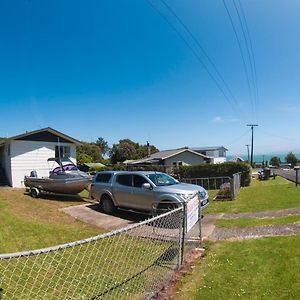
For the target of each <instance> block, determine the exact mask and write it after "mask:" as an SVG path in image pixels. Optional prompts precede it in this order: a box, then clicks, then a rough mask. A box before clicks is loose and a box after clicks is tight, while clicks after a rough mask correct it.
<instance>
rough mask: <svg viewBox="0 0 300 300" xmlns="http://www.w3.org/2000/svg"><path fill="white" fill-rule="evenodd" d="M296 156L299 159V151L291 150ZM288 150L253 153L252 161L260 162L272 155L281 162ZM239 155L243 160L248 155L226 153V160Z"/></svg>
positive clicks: (268, 159)
mask: <svg viewBox="0 0 300 300" xmlns="http://www.w3.org/2000/svg"><path fill="white" fill-rule="evenodd" d="M293 153H294V154H295V155H296V157H297V158H298V159H300V152H297V153H296V152H293ZM287 154H288V152H287V153H268V154H253V162H257V163H261V162H263V161H266V160H267V161H270V159H271V158H272V157H273V156H277V157H279V158H280V161H281V162H285V161H286V159H285V157H286V156H287ZM236 156H238V157H241V158H243V159H244V160H247V159H248V155H247V154H246V155H227V161H230V160H231V159H233V158H234V157H236Z"/></svg>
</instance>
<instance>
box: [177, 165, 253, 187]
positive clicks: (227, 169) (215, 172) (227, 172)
mask: <svg viewBox="0 0 300 300" xmlns="http://www.w3.org/2000/svg"><path fill="white" fill-rule="evenodd" d="M238 172H242V178H241V185H242V186H248V185H249V184H250V182H251V167H250V165H249V164H247V163H244V162H226V163H222V164H215V165H212V164H206V165H197V166H182V167H180V169H179V174H180V178H207V177H225V176H229V177H232V175H233V174H234V173H238Z"/></svg>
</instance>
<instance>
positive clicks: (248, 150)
mask: <svg viewBox="0 0 300 300" xmlns="http://www.w3.org/2000/svg"><path fill="white" fill-rule="evenodd" d="M246 147H247V153H248V162H250V154H249V144H247V145H246Z"/></svg>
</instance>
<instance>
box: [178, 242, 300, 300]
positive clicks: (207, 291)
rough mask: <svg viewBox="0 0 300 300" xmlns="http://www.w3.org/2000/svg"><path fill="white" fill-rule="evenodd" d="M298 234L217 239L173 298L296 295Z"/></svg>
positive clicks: (299, 290)
mask: <svg viewBox="0 0 300 300" xmlns="http://www.w3.org/2000/svg"><path fill="white" fill-rule="evenodd" d="M299 245H300V236H291V237H271V238H264V239H257V240H249V241H239V242H218V243H215V244H212V245H211V246H210V250H209V254H208V255H207V256H206V257H205V258H204V259H203V260H202V261H201V263H199V264H198V265H197V266H196V268H195V269H194V270H193V272H192V274H189V275H187V276H185V277H184V278H183V279H182V280H181V281H180V282H179V283H178V285H177V289H178V297H177V298H176V299H201V300H202V299H241V298H242V299H268V300H269V299H299V298H300V273H299V271H298V268H296V267H295V266H297V265H299V264H300V251H299Z"/></svg>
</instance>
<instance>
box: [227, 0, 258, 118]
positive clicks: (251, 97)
mask: <svg viewBox="0 0 300 300" xmlns="http://www.w3.org/2000/svg"><path fill="white" fill-rule="evenodd" d="M222 1H223V4H224V7H225V10H226V12H227V15H228V18H229V21H230V24H231V27H232V29H233V32H234V35H235V38H236V40H237V43H238V47H239V51H240V54H241V58H242V61H243V66H244V71H245V74H246V80H247V85H248V89H249V95H250V101H251V105H252V113H253V114H254V102H253V95H252V89H251V84H250V78H249V72H248V68H247V64H246V60H245V56H244V53H243V48H242V44H241V41H240V39H239V36H238V33H237V30H236V28H235V25H234V22H233V18H232V16H231V14H230V11H229V9H228V7H227V4H226V2H225V0H222Z"/></svg>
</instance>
